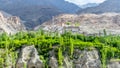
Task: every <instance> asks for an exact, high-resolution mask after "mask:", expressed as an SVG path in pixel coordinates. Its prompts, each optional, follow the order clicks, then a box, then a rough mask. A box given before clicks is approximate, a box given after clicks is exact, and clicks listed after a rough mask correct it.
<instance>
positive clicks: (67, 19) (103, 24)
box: [43, 13, 120, 34]
mask: <svg viewBox="0 0 120 68" xmlns="http://www.w3.org/2000/svg"><path fill="white" fill-rule="evenodd" d="M68 23H69V25H71V26H79V27H80V31H81V32H85V33H87V34H92V33H99V32H103V30H104V29H106V31H107V32H108V33H113V34H114V33H117V34H118V33H119V34H120V14H119V13H103V14H81V15H72V14H63V15H59V16H56V17H54V19H52V20H50V21H47V22H45V23H44V24H43V25H45V26H49V27H50V26H53V25H57V26H62V27H64V26H66V25H68Z"/></svg>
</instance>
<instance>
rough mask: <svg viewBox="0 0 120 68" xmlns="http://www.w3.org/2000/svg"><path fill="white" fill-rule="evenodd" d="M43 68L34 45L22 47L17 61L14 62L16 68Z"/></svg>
mask: <svg viewBox="0 0 120 68" xmlns="http://www.w3.org/2000/svg"><path fill="white" fill-rule="evenodd" d="M25 66H26V67H27V68H43V63H42V61H41V60H40V59H39V56H38V52H37V50H36V48H35V47H34V45H32V46H23V47H22V49H21V51H20V54H19V58H18V61H17V62H16V68H24V67H25Z"/></svg>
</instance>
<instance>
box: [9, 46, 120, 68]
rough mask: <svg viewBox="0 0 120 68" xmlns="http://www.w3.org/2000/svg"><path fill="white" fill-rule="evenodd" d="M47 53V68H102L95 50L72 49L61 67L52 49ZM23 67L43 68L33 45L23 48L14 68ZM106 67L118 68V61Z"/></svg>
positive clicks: (119, 61) (42, 63)
mask: <svg viewBox="0 0 120 68" xmlns="http://www.w3.org/2000/svg"><path fill="white" fill-rule="evenodd" d="M48 53H49V57H48V58H47V60H46V64H48V67H49V68H60V67H61V68H102V64H101V60H100V55H99V52H98V50H96V49H95V48H92V49H84V50H80V49H74V52H73V56H72V58H71V57H70V56H69V55H68V52H64V54H63V55H62V56H63V59H62V65H59V62H58V58H57V54H58V53H57V52H56V51H55V50H54V49H53V50H52V51H49V52H48ZM25 66H26V68H45V67H44V62H43V60H41V59H40V58H39V55H38V52H37V50H36V48H35V47H34V45H32V46H23V47H22V48H21V51H20V52H19V57H18V59H17V62H16V67H15V68H24V67H25ZM106 66H107V68H120V60H117V59H114V60H112V61H111V60H110V61H109V63H108V64H107V65H106ZM8 68H11V67H8Z"/></svg>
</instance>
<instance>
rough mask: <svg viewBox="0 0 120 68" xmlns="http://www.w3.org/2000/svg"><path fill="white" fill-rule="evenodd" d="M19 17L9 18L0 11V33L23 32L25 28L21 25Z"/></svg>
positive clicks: (9, 16)
mask: <svg viewBox="0 0 120 68" xmlns="http://www.w3.org/2000/svg"><path fill="white" fill-rule="evenodd" d="M21 22H22V21H21V20H20V18H19V17H17V16H11V15H9V14H7V13H5V12H3V11H0V32H6V33H8V34H14V33H16V32H19V31H24V30H25V27H24V25H23V24H22V23H21Z"/></svg>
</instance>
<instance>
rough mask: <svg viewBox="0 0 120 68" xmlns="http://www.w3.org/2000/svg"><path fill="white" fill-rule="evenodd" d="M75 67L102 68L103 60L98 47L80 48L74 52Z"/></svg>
mask: <svg viewBox="0 0 120 68" xmlns="http://www.w3.org/2000/svg"><path fill="white" fill-rule="evenodd" d="M73 64H74V68H101V61H100V57H99V54H98V51H97V50H96V49H93V50H91V51H90V50H83V51H80V50H78V49H76V50H75V52H74V60H73Z"/></svg>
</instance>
